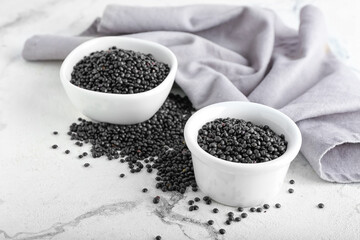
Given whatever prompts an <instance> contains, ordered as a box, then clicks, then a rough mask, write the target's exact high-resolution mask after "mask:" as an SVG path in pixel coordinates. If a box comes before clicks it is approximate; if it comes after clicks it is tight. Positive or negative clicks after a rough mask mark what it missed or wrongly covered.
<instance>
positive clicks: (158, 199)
mask: <svg viewBox="0 0 360 240" xmlns="http://www.w3.org/2000/svg"><path fill="white" fill-rule="evenodd" d="M159 202H160V197H159V196H156V197H154V199H153V203H154V204H158V203H159Z"/></svg>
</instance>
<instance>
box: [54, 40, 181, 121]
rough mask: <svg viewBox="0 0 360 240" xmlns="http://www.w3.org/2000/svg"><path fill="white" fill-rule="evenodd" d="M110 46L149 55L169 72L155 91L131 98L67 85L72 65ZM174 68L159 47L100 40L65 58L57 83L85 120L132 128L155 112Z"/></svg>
mask: <svg viewBox="0 0 360 240" xmlns="http://www.w3.org/2000/svg"><path fill="white" fill-rule="evenodd" d="M112 46H116V47H118V48H122V49H126V50H134V51H139V52H142V53H146V54H148V53H151V54H152V55H153V56H154V58H155V59H156V60H157V61H160V62H164V63H166V64H168V65H169V67H170V72H169V74H168V76H167V77H166V78H165V80H164V81H163V82H162V83H161V84H160V85H158V86H157V87H155V88H153V89H151V90H149V91H146V92H142V93H135V94H114V93H103V92H95V91H91V90H87V89H83V88H80V87H77V86H75V85H73V84H72V83H70V80H71V73H72V71H73V67H74V65H75V64H76V63H78V62H79V61H80V60H81V59H82V58H83V57H84V56H86V55H89V54H90V53H91V52H94V51H99V50H107V49H108V48H110V47H112ZM177 66H178V63H177V59H176V57H175V55H174V54H173V53H172V52H171V51H170V50H169V49H168V48H166V47H164V46H162V45H160V44H157V43H154V42H150V41H145V40H140V39H136V38H126V37H101V38H95V39H93V40H89V41H87V42H85V43H83V44H81V45H80V46H78V47H77V48H75V49H74V50H73V51H72V52H71V53H70V54H69V55H68V56H67V57H66V59H65V60H64V62H63V64H62V65H61V69H60V79H61V82H62V85H63V86H64V89H65V91H66V93H67V95H68V97H69V98H70V100H71V102H72V103H73V104H74V105H75V107H76V108H78V109H79V110H80V111H81V112H82V113H83V114H84V115H85V116H87V117H89V118H91V119H93V120H96V121H99V122H108V123H114V124H135V123H139V122H143V121H146V120H148V119H149V118H151V117H152V116H153V115H154V114H155V113H156V111H157V110H159V108H160V107H161V105H162V104H163V103H164V101H165V99H166V98H167V96H168V95H169V92H170V90H171V87H172V85H173V83H174V79H175V74H176V70H177Z"/></svg>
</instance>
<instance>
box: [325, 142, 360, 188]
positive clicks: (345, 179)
mask: <svg viewBox="0 0 360 240" xmlns="http://www.w3.org/2000/svg"><path fill="white" fill-rule="evenodd" d="M345 144H355V145H356V146H357V147H358V148H359V149H360V136H359V135H353V139H351V140H344V141H341V142H338V143H336V144H334V145H333V146H331V147H329V148H328V149H326V150H325V151H324V153H323V154H322V155H321V156H320V159H319V164H320V172H319V173H318V174H319V176H320V177H321V178H322V179H323V180H325V181H329V182H336V183H355V182H360V172H359V173H349V174H344V173H337V172H329V171H326V170H325V169H324V168H323V162H325V161H327V160H328V159H327V157H329V155H330V153H331V152H339V151H340V149H341V148H344V147H345ZM338 155H340V154H338ZM343 160H344V161H346V160H347V161H350V160H351V159H346V158H344V159H343ZM359 161H360V157H359Z"/></svg>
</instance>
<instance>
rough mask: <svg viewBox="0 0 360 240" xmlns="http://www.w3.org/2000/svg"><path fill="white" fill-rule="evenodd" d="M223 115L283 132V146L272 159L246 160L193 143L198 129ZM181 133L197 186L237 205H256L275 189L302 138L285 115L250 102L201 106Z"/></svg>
mask: <svg viewBox="0 0 360 240" xmlns="http://www.w3.org/2000/svg"><path fill="white" fill-rule="evenodd" d="M227 117H230V118H237V119H244V120H246V121H251V122H253V123H254V124H259V125H268V126H269V127H270V128H271V129H272V130H274V131H275V132H276V133H277V134H284V135H285V139H286V140H287V141H288V145H287V150H286V151H285V153H284V154H283V155H281V156H280V157H278V158H276V159H274V160H272V161H269V162H264V163H249V164H246V163H234V162H229V161H225V160H222V159H219V158H217V157H214V156H212V155H210V154H209V153H207V152H205V151H204V150H203V149H202V148H201V147H200V146H199V144H198V143H197V137H198V131H199V129H200V128H201V127H202V126H203V125H204V124H205V123H207V122H210V121H213V120H215V119H216V118H227ZM184 135H185V141H186V144H187V146H188V148H189V149H190V151H191V155H192V161H193V166H194V172H195V178H196V182H197V184H198V186H199V188H200V189H201V190H202V191H203V192H204V194H206V195H208V196H210V197H211V198H212V199H214V200H215V201H217V202H219V203H222V204H225V205H229V206H241V207H253V206H259V205H261V204H263V203H265V202H267V201H269V200H271V198H273V197H274V196H275V195H276V194H277V193H278V192H279V190H280V187H281V185H282V184H283V182H284V178H285V176H286V173H287V171H288V168H289V165H290V163H291V161H292V160H294V158H295V157H296V155H297V154H298V152H299V150H300V147H301V142H302V140H301V133H300V130H299V128H298V127H297V126H296V124H295V123H294V122H293V121H292V120H291V119H290V118H289V117H287V116H286V115H285V114H283V113H281V112H280V111H278V110H275V109H273V108H270V107H267V106H264V105H261V104H257V103H250V102H222V103H217V104H213V105H210V106H208V107H205V108H203V109H201V110H199V111H197V112H196V113H195V114H193V115H192V116H191V117H190V118H189V120H188V121H187V123H186V126H185V131H184Z"/></svg>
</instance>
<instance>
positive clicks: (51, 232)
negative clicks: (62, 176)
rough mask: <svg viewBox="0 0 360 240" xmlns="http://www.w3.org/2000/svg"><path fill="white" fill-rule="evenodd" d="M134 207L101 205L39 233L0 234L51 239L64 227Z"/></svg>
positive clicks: (133, 204)
mask: <svg viewBox="0 0 360 240" xmlns="http://www.w3.org/2000/svg"><path fill="white" fill-rule="evenodd" d="M134 207H136V203H135V202H118V203H114V204H109V205H103V206H101V207H99V208H97V209H95V210H93V211H89V212H86V213H84V214H82V215H80V216H78V217H76V218H75V219H73V220H71V221H69V222H66V223H55V224H53V225H52V226H51V227H50V228H48V229H45V230H42V231H39V232H18V233H15V234H14V235H12V236H10V235H9V234H7V233H6V232H5V231H3V230H1V229H0V234H3V236H4V237H5V239H14V240H17V239H23V240H30V239H51V238H52V237H54V236H56V235H58V234H61V233H63V232H65V231H66V227H76V226H77V225H78V224H79V223H80V222H81V221H83V220H85V219H87V218H91V217H93V216H107V215H109V214H121V213H123V212H124V211H131V210H132V209H133V208H134Z"/></svg>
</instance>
